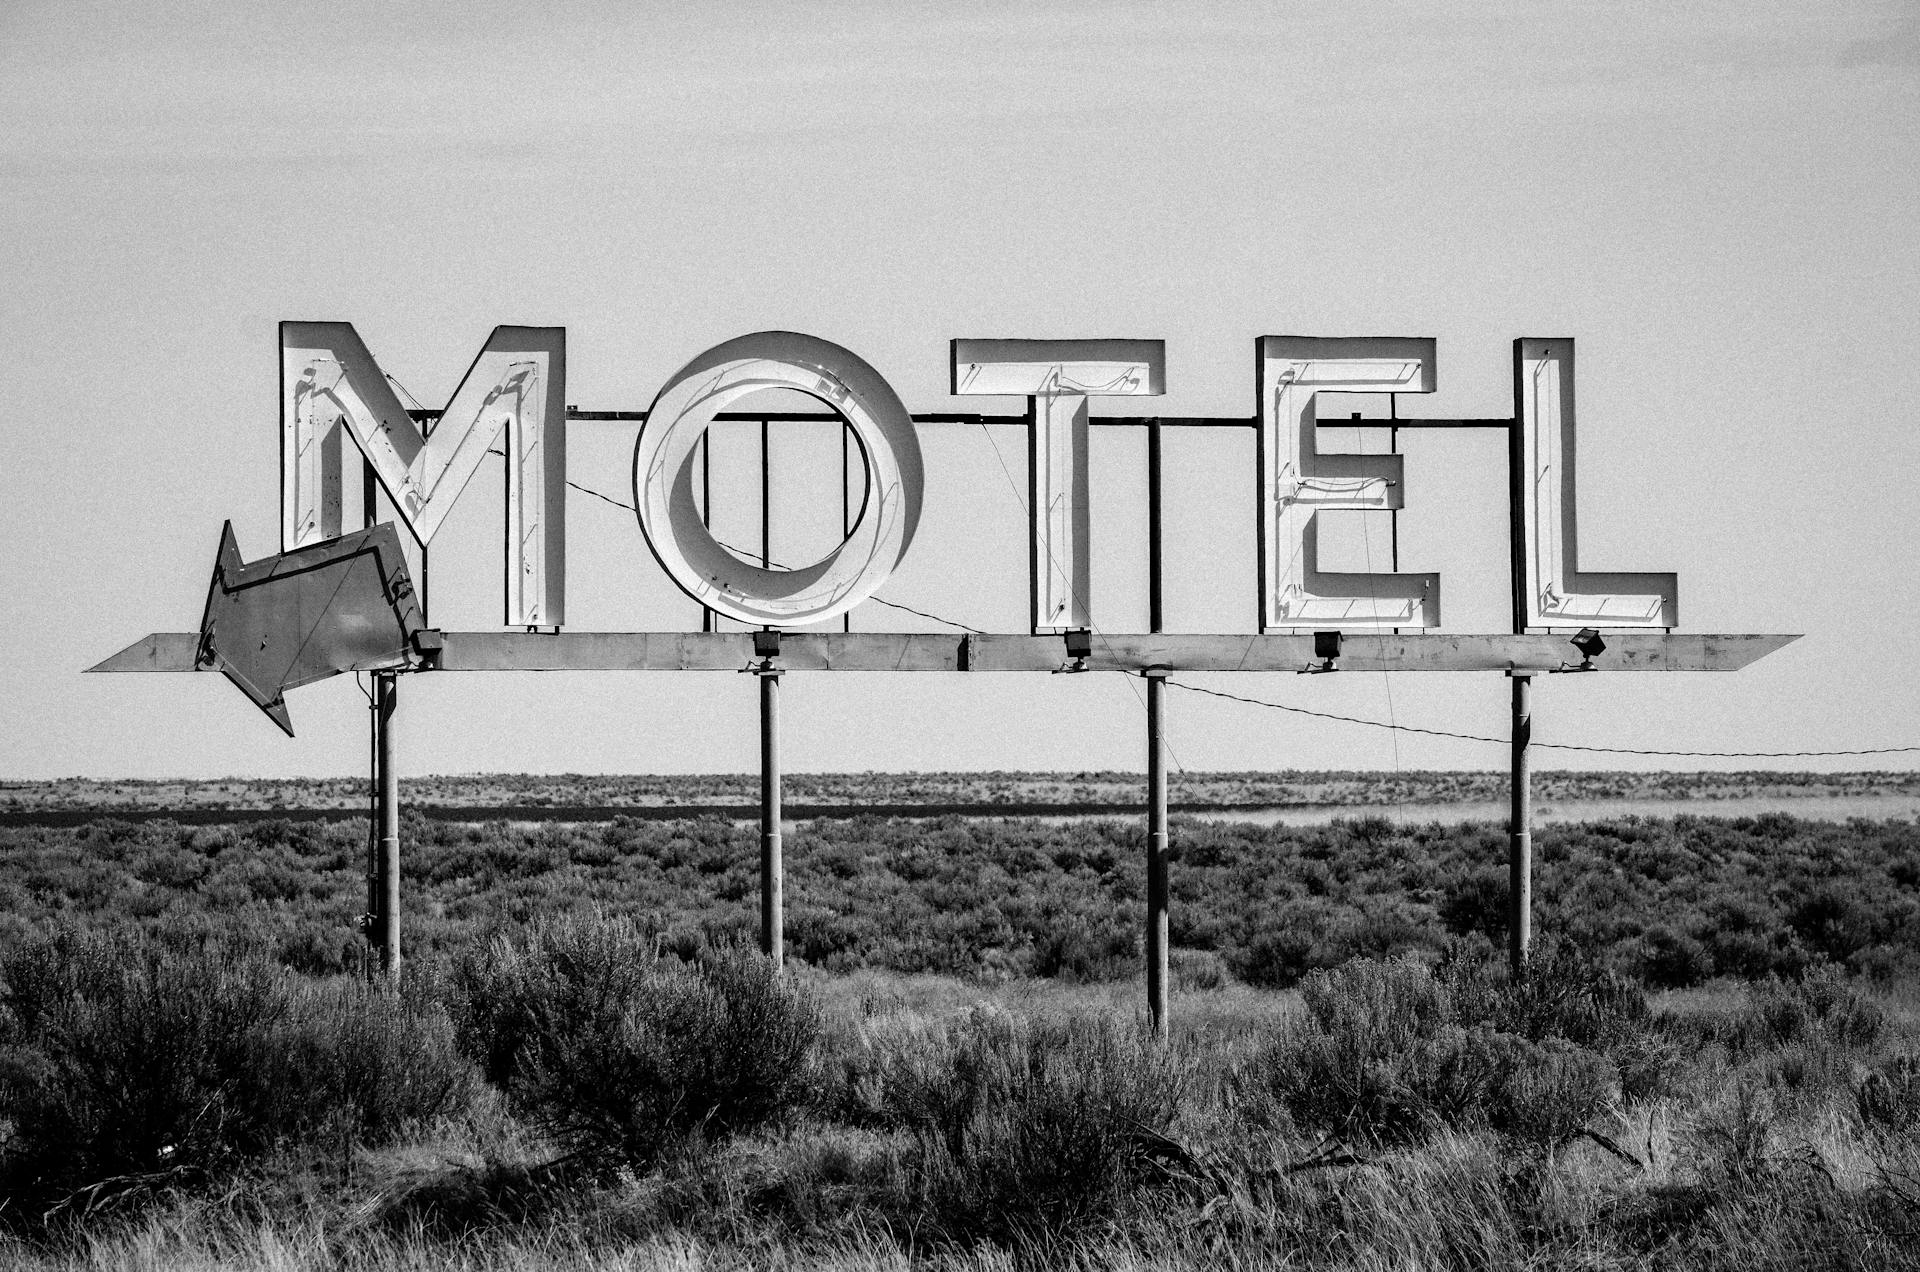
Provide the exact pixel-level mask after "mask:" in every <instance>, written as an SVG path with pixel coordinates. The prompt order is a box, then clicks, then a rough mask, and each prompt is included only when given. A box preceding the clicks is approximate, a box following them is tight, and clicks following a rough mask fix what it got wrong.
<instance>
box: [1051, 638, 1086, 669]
mask: <svg viewBox="0 0 1920 1272" xmlns="http://www.w3.org/2000/svg"><path fill="white" fill-rule="evenodd" d="M1060 634H1061V636H1062V637H1063V638H1064V639H1065V641H1066V646H1067V661H1066V662H1065V663H1063V664H1061V665H1060V666H1059V667H1057V668H1055V669H1054V670H1055V671H1056V672H1060V671H1091V670H1092V668H1091V667H1089V666H1088V665H1087V659H1089V658H1091V657H1093V629H1091V628H1088V627H1070V628H1068V629H1067V630H1066V631H1064V632H1062V633H1060Z"/></svg>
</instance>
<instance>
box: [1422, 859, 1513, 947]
mask: <svg viewBox="0 0 1920 1272" xmlns="http://www.w3.org/2000/svg"><path fill="white" fill-rule="evenodd" d="M1438 908H1439V913H1440V921H1441V922H1442V923H1444V924H1445V925H1446V928H1447V931H1449V932H1451V933H1453V934H1454V935H1455V936H1468V935H1472V934H1474V933H1478V934H1479V935H1481V936H1484V937H1486V938H1487V941H1488V943H1489V944H1493V945H1500V944H1503V943H1504V942H1505V941H1506V939H1507V874H1506V872H1505V871H1504V870H1495V869H1493V868H1492V867H1485V868H1482V869H1479V870H1474V871H1471V872H1469V873H1467V874H1464V875H1460V876H1457V877H1456V878H1454V879H1453V881H1452V882H1450V883H1449V884H1448V885H1447V889H1446V892H1445V894H1444V895H1443V896H1442V897H1441V899H1440V905H1439V907H1438Z"/></svg>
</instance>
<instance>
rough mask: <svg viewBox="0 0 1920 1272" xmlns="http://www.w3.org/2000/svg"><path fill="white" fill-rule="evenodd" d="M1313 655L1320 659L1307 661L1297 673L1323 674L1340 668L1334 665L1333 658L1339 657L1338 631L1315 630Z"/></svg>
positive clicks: (1306, 674)
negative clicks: (1315, 661) (1311, 661)
mask: <svg viewBox="0 0 1920 1272" xmlns="http://www.w3.org/2000/svg"><path fill="white" fill-rule="evenodd" d="M1313 656H1314V657H1315V658H1318V659H1319V660H1320V661H1319V662H1317V663H1308V664H1307V665H1306V666H1304V667H1302V668H1301V669H1300V670H1299V672H1298V673H1297V674H1299V675H1302V676H1323V675H1325V674H1326V673H1327V672H1330V671H1338V670H1340V669H1339V668H1338V667H1336V666H1334V665H1333V664H1334V660H1335V659H1337V658H1339V657H1340V633H1339V632H1315V633H1314V634H1313Z"/></svg>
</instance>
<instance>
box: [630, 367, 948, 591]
mask: <svg viewBox="0 0 1920 1272" xmlns="http://www.w3.org/2000/svg"><path fill="white" fill-rule="evenodd" d="M770 388H782V389H792V390H795V391H797V392H800V393H805V394H807V395H808V396H810V397H814V398H817V399H819V400H820V401H822V402H825V403H827V404H828V405H830V406H832V407H834V408H835V409H836V410H837V411H839V412H840V413H841V414H842V415H843V416H844V417H845V419H846V422H847V424H848V425H849V426H850V427H852V429H853V431H854V433H855V434H856V435H857V436H858V437H859V439H860V444H861V447H862V449H863V451H864V453H865V455H866V459H867V474H868V489H869V497H868V498H867V500H866V502H865V504H864V507H863V511H862V513H861V515H860V517H859V518H857V520H856V521H855V523H854V526H853V528H852V530H851V531H850V532H849V533H848V535H847V537H846V538H845V539H844V540H843V541H842V542H841V543H840V544H839V546H837V547H835V548H834V549H833V550H832V551H831V552H829V553H827V554H826V555H825V556H824V557H822V558H821V559H820V560H818V561H815V562H814V563H813V564H811V565H805V566H797V567H795V568H793V569H775V568H773V565H772V562H771V561H770V560H769V559H768V557H767V554H766V551H765V549H766V545H767V540H766V538H765V537H764V536H765V534H766V526H767V516H766V513H767V498H768V495H767V486H766V475H765V462H764V460H765V454H766V436H767V434H766V424H765V422H764V421H763V422H762V424H761V455H762V476H761V512H762V517H761V522H762V527H763V530H762V535H763V537H762V540H761V545H762V557H761V563H760V564H759V565H754V564H752V563H751V562H749V561H745V560H742V559H741V558H740V557H739V556H738V555H737V554H736V553H735V552H734V551H733V550H732V549H730V548H728V547H727V546H726V545H725V544H722V543H721V542H720V541H719V540H717V539H715V538H714V537H713V533H712V531H711V530H710V529H709V528H708V526H707V516H706V509H705V508H704V507H703V506H702V505H701V503H700V501H698V500H697V499H696V498H695V496H694V474H695V470H696V467H697V459H698V456H699V452H700V439H701V438H702V437H704V436H705V434H706V431H707V428H708V426H709V425H711V424H712V423H713V420H714V416H715V414H716V413H717V412H718V411H719V410H720V409H721V408H722V407H724V406H725V405H727V403H729V402H731V401H733V400H735V399H737V398H741V397H747V396H751V395H752V394H754V393H758V392H761V391H763V390H766V389H770ZM924 485H925V471H924V467H923V464H922V461H921V457H920V439H919V435H918V434H917V433H916V432H915V431H914V426H913V417H912V416H911V415H909V414H908V413H907V408H906V406H905V405H904V404H903V403H902V402H901V401H900V398H899V396H898V395H897V394H896V393H894V391H893V389H892V387H891V386H890V385H888V383H887V382H886V380H885V379H884V378H883V377H882V376H881V375H880V373H879V372H877V371H875V370H874V369H873V368H872V367H871V366H868V365H867V363H866V362H865V361H864V360H862V359H861V358H859V357H858V356H857V355H855V354H854V353H852V352H851V351H849V350H847V349H843V348H841V347H840V346H839V345H836V344H833V343H831V342H830V341H826V340H820V339H817V338H815V337H813V336H803V335H799V334H797V333H795V332H791V331H762V332H756V333H755V334H753V335H749V336H741V337H739V338H738V339H734V340H729V341H727V342H725V343H724V344H719V345H716V346H714V347H713V348H711V349H709V350H707V351H706V352H705V353H703V354H701V355H700V356H699V357H697V358H695V359H694V360H693V361H692V362H689V363H688V364H687V365H686V366H684V367H682V368H680V370H679V371H678V372H677V373H675V375H674V377H673V379H671V380H670V381H668V383H667V386H666V387H665V388H663V389H661V390H660V396H659V397H657V398H655V399H654V403H653V406H652V407H651V408H649V410H648V412H647V422H646V424H645V426H644V427H642V428H641V430H640V435H639V436H638V437H637V438H636V439H635V440H634V449H633V489H634V494H635V502H636V504H637V507H638V514H639V517H640V529H641V531H642V532H643V533H644V534H645V536H646V540H647V546H648V548H650V549H651V550H652V552H653V555H654V558H655V559H656V560H657V561H659V563H660V567H661V568H662V569H664V570H665V571H666V572H667V575H668V577H670V578H671V579H672V580H673V581H674V584H675V585H676V586H678V587H679V588H680V590H681V591H683V592H685V593H686V594H687V595H688V596H690V597H692V598H693V599H694V600H695V601H698V602H699V603H700V604H701V605H703V606H705V607H706V608H708V609H711V610H716V611H718V612H719V613H722V614H725V615H727V616H728V617H729V618H734V619H738V620H739V621H741V622H744V623H754V624H760V623H772V624H781V625H785V624H802V623H814V622H822V621H825V620H827V619H832V618H838V617H839V616H840V615H841V614H843V613H845V612H846V611H848V610H850V609H852V608H853V607H854V606H856V605H858V604H860V603H861V602H862V601H864V600H866V599H867V598H868V597H869V596H872V595H873V593H874V592H875V591H876V590H878V588H879V587H880V585H881V584H882V583H884V582H885V581H886V579H887V576H888V574H890V573H891V572H892V571H893V569H894V568H895V567H896V566H898V565H899V563H900V561H901V559H902V558H904V557H905V555H906V553H907V549H908V548H909V547H910V546H911V545H912V543H913V535H914V529H915V527H916V526H918V524H919V521H920V505H921V500H922V493H923V487H924Z"/></svg>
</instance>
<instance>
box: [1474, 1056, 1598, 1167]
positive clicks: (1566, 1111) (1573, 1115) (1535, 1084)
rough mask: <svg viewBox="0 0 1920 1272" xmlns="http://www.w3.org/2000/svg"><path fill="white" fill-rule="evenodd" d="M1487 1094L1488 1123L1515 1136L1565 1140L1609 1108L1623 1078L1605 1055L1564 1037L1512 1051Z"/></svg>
mask: <svg viewBox="0 0 1920 1272" xmlns="http://www.w3.org/2000/svg"><path fill="white" fill-rule="evenodd" d="M1509 1057H1510V1058H1509V1059H1508V1062H1507V1063H1506V1064H1505V1065H1503V1066H1502V1069H1501V1072H1500V1074H1499V1077H1498V1079H1497V1080H1496V1081H1495V1082H1494V1083H1493V1085H1492V1088H1491V1090H1490V1091H1489V1092H1488V1098H1487V1101H1486V1115H1487V1121H1488V1123H1489V1124H1490V1125H1491V1126H1492V1127H1493V1128H1494V1129H1495V1130H1497V1131H1502V1132H1504V1133H1506V1134H1508V1135H1511V1136H1513V1137H1514V1138H1516V1139H1520V1140H1525V1141H1527V1142H1529V1143H1533V1144H1540V1145H1548V1146H1551V1145H1555V1144H1563V1143H1565V1142H1566V1141H1568V1140H1570V1139H1572V1138H1573V1137H1574V1136H1576V1135H1578V1134H1579V1133H1580V1132H1581V1131H1582V1130H1583V1129H1585V1128H1586V1126H1587V1125H1588V1124H1589V1123H1591V1122H1592V1121H1593V1119H1594V1118H1596V1117H1598V1116H1599V1115H1600V1114H1601V1112H1602V1111H1604V1110H1605V1108H1606V1106H1607V1103H1608V1100H1609V1099H1610V1098H1611V1096H1612V1093H1613V1091H1614V1089H1615V1088H1616V1086H1617V1085H1618V1081H1619V1076H1618V1074H1617V1073H1616V1071H1615V1069H1614V1066H1613V1063H1612V1062H1611V1061H1610V1060H1608V1058H1607V1057H1605V1056H1603V1055H1600V1054H1598V1053H1596V1052H1593V1051H1589V1050H1587V1049H1586V1048H1585V1047H1581V1046H1577V1045H1575V1044H1574V1043H1571V1042H1567V1041H1566V1040H1564V1039H1561V1038H1549V1039H1547V1040H1546V1041H1545V1042H1537V1043H1536V1042H1525V1043H1522V1044H1521V1045H1519V1046H1517V1047H1515V1048H1514V1049H1513V1050H1512V1051H1511V1052H1510V1053H1509Z"/></svg>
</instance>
